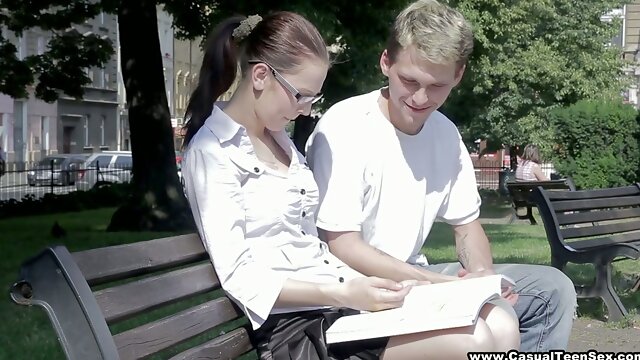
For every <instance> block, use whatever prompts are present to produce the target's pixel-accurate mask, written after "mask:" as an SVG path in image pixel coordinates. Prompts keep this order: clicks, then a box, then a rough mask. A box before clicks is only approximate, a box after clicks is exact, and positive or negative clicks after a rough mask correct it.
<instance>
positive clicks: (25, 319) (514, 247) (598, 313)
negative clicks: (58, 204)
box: [0, 198, 640, 360]
mask: <svg viewBox="0 0 640 360" xmlns="http://www.w3.org/2000/svg"><path fill="white" fill-rule="evenodd" d="M113 211H114V209H100V210H91V211H84V212H81V213H68V214H54V215H46V216H34V217H25V218H13V219H7V220H0V234H2V237H1V238H0V254H2V257H3V261H2V262H1V263H0V269H1V270H2V271H0V291H3V292H4V294H5V295H4V297H3V298H2V299H3V300H0V318H1V319H2V320H3V321H2V322H0V359H34V360H39V359H43V360H44V359H47V360H49V359H63V358H64V356H63V354H62V350H61V348H60V346H59V344H58V341H57V339H56V336H55V333H54V331H53V329H52V327H51V324H50V322H49V320H48V318H47V316H46V315H45V313H44V311H42V310H41V309H40V308H36V307H33V308H28V307H23V306H18V305H15V304H13V303H12V302H11V301H10V299H9V297H8V295H7V292H6V291H7V290H8V289H9V286H10V285H11V284H12V283H13V282H14V281H15V280H16V279H17V277H18V269H19V267H20V264H21V263H22V262H23V261H24V260H25V259H27V258H29V257H31V256H33V255H35V254H37V253H38V252H39V251H40V250H41V249H43V248H44V247H46V246H50V245H53V244H64V245H66V246H67V247H68V248H69V249H70V251H77V250H82V249H89V248H96V247H101V246H108V245H115V244H122V243H129V242H134V241H143V240H149V239H153V238H159V237H163V236H171V235H174V234H173V233H151V232H146V233H126V232H124V233H107V232H105V231H104V230H105V229H106V227H107V224H108V223H109V220H110V217H111V214H112V213H113ZM509 211H510V208H509V204H508V203H507V202H505V201H504V200H501V199H500V198H495V199H491V200H490V201H485V203H484V205H483V209H482V211H481V214H482V217H484V218H496V219H497V218H501V217H505V216H508V215H509ZM54 221H58V222H59V223H60V225H61V226H62V227H63V228H64V229H65V230H66V231H67V236H66V237H65V238H64V239H63V240H62V241H61V240H58V239H54V238H52V237H51V236H50V234H49V232H50V229H51V226H52V224H53V223H54ZM485 229H486V231H487V234H488V236H489V238H490V239H491V243H492V250H493V253H494V258H495V262H496V263H505V262H516V263H534V264H548V263H549V246H548V244H547V240H546V236H545V233H544V229H543V227H542V226H541V225H537V226H531V225H528V224H526V223H519V224H514V225H494V224H489V225H485ZM423 250H424V251H425V252H426V253H427V254H428V257H429V260H430V261H431V262H432V263H438V262H450V261H455V258H456V257H455V249H454V246H453V233H452V232H451V229H450V227H449V226H447V225H445V224H442V223H436V224H435V225H434V228H433V230H432V232H431V234H430V236H429V239H428V241H427V244H426V245H425V248H424V249H423ZM615 269H616V275H615V279H616V282H617V283H620V284H622V283H624V279H625V278H634V277H635V276H637V275H638V274H640V261H622V262H618V263H615ZM568 271H569V275H570V277H571V278H572V279H573V280H574V281H575V282H576V283H586V282H588V281H589V280H590V279H591V277H590V276H592V275H593V270H592V269H591V268H590V267H589V266H576V265H570V266H569V267H568ZM207 296H210V295H206V294H205V295H203V297H207ZM621 298H622V301H623V302H624V303H625V306H627V308H628V309H629V310H630V311H634V309H638V308H639V307H640V293H636V294H630V293H622V296H621ZM185 306H188V303H179V304H174V305H171V307H170V308H168V309H164V310H161V309H159V310H157V311H156V312H155V314H154V315H152V316H153V317H158V316H163V314H164V313H167V312H170V311H174V310H175V309H176V308H182V307H185ZM603 314H604V312H603V306H602V304H601V302H600V301H599V300H589V301H582V300H581V301H580V315H581V316H589V317H594V318H601V317H602V316H603ZM147 319H148V318H142V319H134V320H132V321H133V322H138V321H145V320H147ZM123 326H125V327H129V326H131V324H128V325H127V324H124V325H123ZM612 326H613V324H612ZM116 331H119V329H116ZM201 339H202V338H201ZM201 339H200V340H201ZM200 340H198V341H200ZM185 346H188V345H183V348H184V347H185ZM175 352H176V351H172V352H171V353H175Z"/></svg>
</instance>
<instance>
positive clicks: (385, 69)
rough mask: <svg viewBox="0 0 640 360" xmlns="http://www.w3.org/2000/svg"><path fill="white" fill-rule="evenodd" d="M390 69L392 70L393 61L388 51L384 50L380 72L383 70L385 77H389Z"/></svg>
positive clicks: (381, 56)
mask: <svg viewBox="0 0 640 360" xmlns="http://www.w3.org/2000/svg"><path fill="white" fill-rule="evenodd" d="M389 68H391V59H390V58H389V52H388V51H387V49H384V51H383V52H382V55H380V70H382V74H383V75H384V76H387V77H388V76H389Z"/></svg>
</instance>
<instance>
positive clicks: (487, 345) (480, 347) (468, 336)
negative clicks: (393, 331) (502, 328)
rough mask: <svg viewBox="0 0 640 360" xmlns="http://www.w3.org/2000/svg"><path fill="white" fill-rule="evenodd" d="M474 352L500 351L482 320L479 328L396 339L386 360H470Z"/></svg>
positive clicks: (429, 332) (389, 349) (472, 327)
mask: <svg viewBox="0 0 640 360" xmlns="http://www.w3.org/2000/svg"><path fill="white" fill-rule="evenodd" d="M470 351H483V352H484V351H496V350H495V344H494V340H493V335H492V334H491V330H490V329H489V327H488V326H487V323H486V322H485V321H484V319H482V318H478V321H477V322H476V325H474V326H467V327H463V328H455V329H446V330H435V331H427V332H422V333H416V334H408V335H401V336H394V337H392V338H391V339H389V343H388V344H387V348H386V349H385V351H384V353H383V355H382V357H381V358H382V359H383V360H412V359H420V360H424V359H429V360H439V359H443V360H456V359H461V360H466V359H467V353H468V352H470Z"/></svg>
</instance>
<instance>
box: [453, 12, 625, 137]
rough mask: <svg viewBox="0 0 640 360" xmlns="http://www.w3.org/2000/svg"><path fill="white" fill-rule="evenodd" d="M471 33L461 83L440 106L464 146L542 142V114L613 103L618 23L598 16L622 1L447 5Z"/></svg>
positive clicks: (618, 67) (617, 82) (617, 84)
mask: <svg viewBox="0 0 640 360" xmlns="http://www.w3.org/2000/svg"><path fill="white" fill-rule="evenodd" d="M449 3H450V4H451V5H452V6H455V7H457V8H458V9H459V10H460V11H461V12H463V13H464V14H465V16H466V17H467V18H468V19H469V20H470V22H471V23H472V24H473V26H474V34H475V49H474V53H473V55H472V57H471V59H470V61H469V64H468V67H467V70H466V73H465V77H464V78H463V81H462V83H461V84H460V86H459V87H458V88H457V89H456V90H455V91H454V92H453V94H452V96H451V98H450V99H449V100H448V102H447V103H446V105H445V107H444V112H445V113H447V114H448V115H450V116H451V117H452V118H453V119H454V120H455V121H456V123H457V124H458V125H460V127H461V130H462V132H463V136H464V137H465V140H467V141H473V140H475V139H478V138H484V139H489V140H490V141H492V142H493V145H494V148H495V146H496V145H498V146H499V145H500V144H522V143H526V142H537V143H545V142H548V139H549V136H548V132H547V130H548V129H549V126H548V124H547V123H546V121H545V117H544V116H542V114H543V113H544V111H545V110H546V109H549V108H552V107H555V106H563V105H569V104H573V103H575V102H576V101H578V100H580V99H587V98H593V97H602V96H605V97H607V96H609V97H615V96H619V95H618V94H619V93H620V91H621V89H622V84H623V77H622V68H623V65H624V63H623V61H622V59H621V56H620V53H621V49H619V48H618V47H615V46H608V45H607V43H608V42H609V41H611V39H612V38H613V37H614V36H615V35H616V33H617V32H618V31H619V30H620V24H621V23H620V21H619V19H618V20H614V21H610V22H603V21H602V20H601V16H602V15H604V14H606V13H608V12H610V11H611V10H612V9H614V8H620V7H622V6H621V5H622V4H623V3H624V2H623V0H584V1H574V0H539V1H527V0H516V1H509V2H507V1H503V0H450V1H449Z"/></svg>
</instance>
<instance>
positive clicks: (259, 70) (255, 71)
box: [251, 63, 271, 91]
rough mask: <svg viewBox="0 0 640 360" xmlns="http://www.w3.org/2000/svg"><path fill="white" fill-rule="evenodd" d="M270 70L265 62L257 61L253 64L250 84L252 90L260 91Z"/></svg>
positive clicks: (263, 87)
mask: <svg viewBox="0 0 640 360" xmlns="http://www.w3.org/2000/svg"><path fill="white" fill-rule="evenodd" d="M270 71H271V69H269V67H268V66H267V65H266V64H263V63H258V64H255V65H253V68H252V69H251V84H252V86H253V89H254V90H257V91H262V90H264V89H265V86H266V82H267V77H269V72H270Z"/></svg>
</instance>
